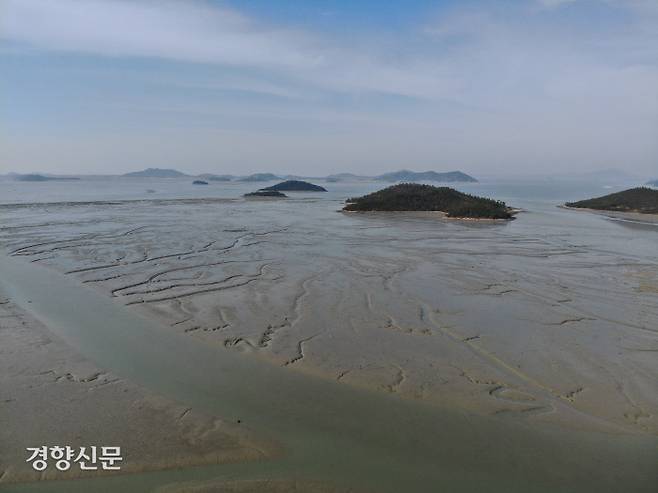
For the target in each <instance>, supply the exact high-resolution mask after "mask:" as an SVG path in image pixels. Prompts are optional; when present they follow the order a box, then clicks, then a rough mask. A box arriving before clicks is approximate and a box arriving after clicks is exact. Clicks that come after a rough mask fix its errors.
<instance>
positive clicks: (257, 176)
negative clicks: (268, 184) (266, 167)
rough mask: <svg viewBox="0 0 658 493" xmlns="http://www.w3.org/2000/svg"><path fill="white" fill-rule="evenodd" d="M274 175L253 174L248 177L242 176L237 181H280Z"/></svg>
mask: <svg viewBox="0 0 658 493" xmlns="http://www.w3.org/2000/svg"><path fill="white" fill-rule="evenodd" d="M280 179H281V178H279V177H278V176H276V175H273V174H272V173H255V174H253V175H249V176H243V177H242V178H239V179H238V180H239V181H274V180H280Z"/></svg>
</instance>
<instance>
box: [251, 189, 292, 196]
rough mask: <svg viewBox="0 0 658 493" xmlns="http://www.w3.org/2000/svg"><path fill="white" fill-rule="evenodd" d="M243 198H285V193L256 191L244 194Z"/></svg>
mask: <svg viewBox="0 0 658 493" xmlns="http://www.w3.org/2000/svg"><path fill="white" fill-rule="evenodd" d="M243 197H247V198H258V197H278V198H286V197H287V195H286V194H285V193H281V192H277V191H276V190H258V191H257V192H251V193H245V194H244V195H243Z"/></svg>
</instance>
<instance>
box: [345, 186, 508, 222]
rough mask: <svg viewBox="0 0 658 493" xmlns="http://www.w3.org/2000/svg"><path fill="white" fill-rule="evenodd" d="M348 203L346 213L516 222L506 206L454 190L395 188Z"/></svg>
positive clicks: (430, 187)
mask: <svg viewBox="0 0 658 493" xmlns="http://www.w3.org/2000/svg"><path fill="white" fill-rule="evenodd" d="M346 202H347V205H346V206H345V207H344V208H343V210H344V211H363V212H365V211H438V212H443V213H445V214H446V216H447V217H453V218H467V219H511V218H512V209H510V208H509V207H507V206H506V205H505V203H504V202H500V201H498V200H493V199H487V198H483V197H476V196H474V195H469V194H466V193H462V192H459V191H457V190H455V189H453V188H448V187H435V186H432V185H420V184H415V183H402V184H399V185H393V186H390V187H388V188H385V189H383V190H379V191H377V192H374V193H371V194H368V195H364V196H363V197H358V198H351V199H347V201H346Z"/></svg>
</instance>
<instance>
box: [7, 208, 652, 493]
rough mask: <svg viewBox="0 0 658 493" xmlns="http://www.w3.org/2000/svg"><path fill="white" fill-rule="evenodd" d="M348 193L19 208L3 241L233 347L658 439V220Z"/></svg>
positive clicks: (479, 405)
mask: <svg viewBox="0 0 658 493" xmlns="http://www.w3.org/2000/svg"><path fill="white" fill-rule="evenodd" d="M337 205H338V204H337V201H332V200H307V199H293V200H289V201H281V202H272V203H267V204H264V203H258V202H253V201H246V200H230V201H194V200H185V201H171V200H165V201H158V200H152V201H142V202H140V203H139V206H138V207H136V205H135V203H122V202H120V201H118V202H116V203H112V204H109V203H102V204H94V203H86V204H74V203H67V204H59V205H57V204H48V205H39V204H33V205H31V206H30V207H25V206H20V207H13V206H3V215H4V218H5V223H4V225H3V226H2V228H0V242H1V243H2V245H3V246H4V248H5V250H6V252H7V254H8V255H10V256H12V257H14V260H15V261H22V262H25V263H31V264H34V265H37V266H41V267H42V268H43V269H51V270H55V271H57V272H59V273H61V274H62V275H66V276H68V277H69V278H70V279H71V280H73V281H75V282H77V283H78V284H79V285H80V286H81V288H85V289H93V290H96V291H98V292H99V293H100V294H101V295H103V296H106V297H110V298H112V299H113V300H114V301H115V303H118V304H123V305H125V306H127V307H128V308H127V309H128V310H132V311H135V312H136V313H137V314H139V315H141V316H145V317H147V318H148V319H151V320H155V321H157V322H158V323H159V324H160V326H161V327H162V331H163V333H164V332H169V333H171V334H177V335H179V336H180V337H186V338H190V340H191V341H194V342H195V343H197V344H199V345H203V346H204V347H209V348H214V349H215V350H216V351H217V354H218V357H220V355H221V354H224V353H227V352H230V353H240V357H242V358H246V359H249V358H252V359H256V360H259V361H260V362H265V363H267V364H270V365H273V366H279V367H283V368H284V369H285V371H288V372H292V373H299V374H306V375H310V376H312V377H313V378H318V379H320V380H324V381H330V382H335V383H338V384H340V385H345V386H347V387H349V388H352V389H357V390H358V389H363V391H364V392H372V391H374V392H377V393H380V394H392V395H394V396H397V397H400V398H402V399H403V400H408V401H417V402H422V403H423V404H424V405H426V406H430V407H435V408H436V409H437V410H440V409H450V410H458V411H460V412H464V413H471V414H474V415H481V416H486V417H488V418H491V419H493V420H495V421H499V422H500V423H519V424H520V425H521V426H522V427H523V428H524V429H533V430H547V431H550V430H556V429H557V430H563V431H564V430H566V431H569V430H573V431H574V432H575V431H576V430H588V431H591V432H592V433H599V434H602V435H601V436H608V437H618V438H615V439H614V440H619V442H620V443H622V442H624V443H626V440H628V439H631V438H632V437H642V443H643V444H646V440H647V439H648V440H651V439H652V437H653V438H655V435H656V433H657V431H658V421H657V418H656V416H657V413H658V384H657V383H656V381H655V378H654V377H653V376H654V375H655V374H656V372H657V371H658V363H657V362H656V359H655V357H654V355H655V352H656V351H657V350H658V345H657V344H658V334H657V333H656V332H657V331H656V327H658V299H656V296H655V293H656V289H657V288H658V267H657V265H656V262H655V258H654V255H653V253H652V251H653V250H652V245H654V243H653V241H654V239H655V237H654V235H655V232H654V231H653V230H646V231H645V230H641V231H639V232H638V231H636V230H633V234H634V238H635V242H633V243H632V244H630V245H629V243H628V241H627V237H628V234H629V231H628V230H627V229H626V228H627V227H628V226H626V225H623V224H617V223H613V222H611V221H608V220H606V219H605V218H602V217H599V216H595V215H583V214H579V213H577V212H573V211H568V210H559V209H556V208H555V207H554V206H551V208H550V209H549V208H546V209H541V210H532V209H529V210H528V212H527V213H524V214H523V215H522V216H521V219H519V220H517V221H513V222H511V223H505V224H487V223H466V222H455V221H446V220H443V219H442V218H441V217H438V216H436V215H435V216H414V215H380V214H377V215H367V214H366V215H361V214H359V215H352V214H349V215H346V214H339V213H336V212H335V211H336V210H338V207H337ZM154 343H157V338H154ZM95 371H97V370H95ZM69 373H71V374H75V375H78V374H81V373H82V372H78V373H75V372H69ZM92 374H93V372H92ZM85 375H86V373H85ZM53 378H55V377H53ZM82 378H83V379H84V378H85V377H84V376H83V377H82ZM64 381H67V380H66V379H64V380H62V379H61V378H60V382H61V383H64ZM237 384H238V383H237V382H236V385H237ZM109 387H111V386H109ZM183 409H184V408H183ZM181 412H182V410H181ZM263 412H265V411H263ZM172 416H174V417H175V416H176V413H172ZM220 417H222V416H220ZM501 426H503V425H502V424H501ZM629 437H630V438H629ZM614 440H613V441H614ZM642 448H643V450H648V449H646V448H645V445H643V446H642ZM620 450H621V449H620ZM236 457H240V453H239V451H238V453H236ZM473 467H475V468H476V469H477V466H473ZM541 467H544V466H541ZM602 474H603V472H602ZM644 474H645V473H644ZM635 479H636V480H638V482H639V483H642V484H645V485H646V489H647V491H648V490H649V488H650V487H651V481H652V480H653V478H649V477H644V478H635ZM283 480H285V478H284V479H283ZM220 491H221V490H220ZM229 491H230V490H229ZM465 491H466V490H465ZM638 491H641V489H638Z"/></svg>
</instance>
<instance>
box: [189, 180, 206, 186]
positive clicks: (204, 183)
mask: <svg viewBox="0 0 658 493" xmlns="http://www.w3.org/2000/svg"><path fill="white" fill-rule="evenodd" d="M207 184H208V182H207V181H204V180H194V181H193V182H192V185H207Z"/></svg>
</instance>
